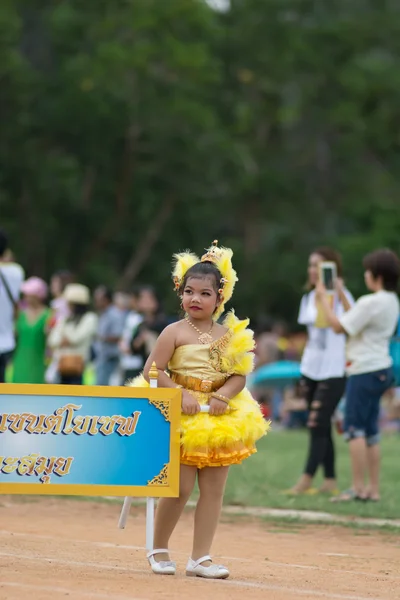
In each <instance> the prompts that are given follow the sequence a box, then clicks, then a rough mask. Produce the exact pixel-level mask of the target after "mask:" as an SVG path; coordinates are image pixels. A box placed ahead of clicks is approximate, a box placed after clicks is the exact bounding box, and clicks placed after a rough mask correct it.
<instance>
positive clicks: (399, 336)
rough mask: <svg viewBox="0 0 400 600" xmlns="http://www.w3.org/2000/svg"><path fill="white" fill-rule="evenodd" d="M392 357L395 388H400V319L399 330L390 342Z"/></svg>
mask: <svg viewBox="0 0 400 600" xmlns="http://www.w3.org/2000/svg"><path fill="white" fill-rule="evenodd" d="M390 356H391V357H392V361H393V366H392V369H393V375H394V386H395V387H398V386H400V319H399V322H398V323H397V330H396V333H395V334H394V336H393V337H392V339H391V340H390Z"/></svg>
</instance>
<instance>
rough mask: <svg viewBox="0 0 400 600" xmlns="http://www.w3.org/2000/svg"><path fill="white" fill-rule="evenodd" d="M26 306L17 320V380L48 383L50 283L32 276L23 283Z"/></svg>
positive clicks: (14, 367)
mask: <svg viewBox="0 0 400 600" xmlns="http://www.w3.org/2000/svg"><path fill="white" fill-rule="evenodd" d="M21 292H22V294H23V304H22V306H23V308H22V310H20V311H19V314H18V317H17V320H16V324H15V325H16V326H15V331H16V336H17V345H16V350H15V352H14V356H13V375H12V382H13V383H44V374H45V368H46V364H45V361H46V340H47V334H48V323H49V319H50V316H51V311H50V309H49V308H48V306H47V305H46V298H47V294H48V287H47V284H46V282H45V281H43V279H40V278H39V277H30V278H29V279H27V280H26V281H25V282H24V283H23V284H22V286H21Z"/></svg>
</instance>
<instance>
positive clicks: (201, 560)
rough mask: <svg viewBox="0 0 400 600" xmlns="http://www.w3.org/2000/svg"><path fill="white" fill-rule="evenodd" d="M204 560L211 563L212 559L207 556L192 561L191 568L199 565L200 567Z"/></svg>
mask: <svg viewBox="0 0 400 600" xmlns="http://www.w3.org/2000/svg"><path fill="white" fill-rule="evenodd" d="M206 560H211V562H212V558H211V556H209V555H208V554H207V555H206V556H202V557H201V558H199V559H198V560H196V561H194V564H193V568H196V567H198V566H199V565H201V563H203V562H206Z"/></svg>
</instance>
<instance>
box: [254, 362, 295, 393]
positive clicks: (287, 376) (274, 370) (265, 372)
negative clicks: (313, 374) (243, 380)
mask: <svg viewBox="0 0 400 600" xmlns="http://www.w3.org/2000/svg"><path fill="white" fill-rule="evenodd" d="M300 377H301V373H300V363H298V362H296V361H292V360H281V361H279V362H274V363H270V364H269V365H263V366H262V367H260V368H259V369H257V370H256V371H255V372H254V373H252V375H250V377H249V378H248V379H249V384H250V385H260V384H267V385H268V384H269V383H270V384H271V386H273V387H277V386H278V385H288V384H290V383H292V382H293V381H297V380H299V379H300Z"/></svg>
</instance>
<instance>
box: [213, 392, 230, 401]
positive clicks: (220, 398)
mask: <svg viewBox="0 0 400 600" xmlns="http://www.w3.org/2000/svg"><path fill="white" fill-rule="evenodd" d="M212 396H213V398H217V399H218V400H221V401H222V402H225V403H226V404H229V402H230V399H229V398H227V397H226V396H224V395H223V394H217V393H216V392H215V393H213V394H212Z"/></svg>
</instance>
